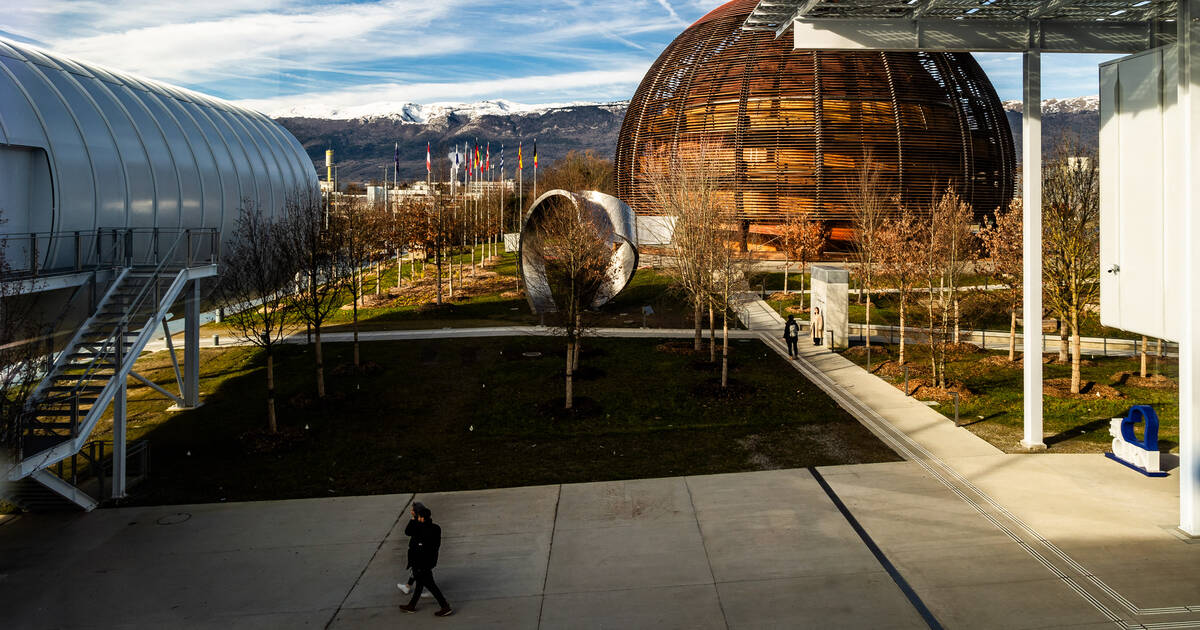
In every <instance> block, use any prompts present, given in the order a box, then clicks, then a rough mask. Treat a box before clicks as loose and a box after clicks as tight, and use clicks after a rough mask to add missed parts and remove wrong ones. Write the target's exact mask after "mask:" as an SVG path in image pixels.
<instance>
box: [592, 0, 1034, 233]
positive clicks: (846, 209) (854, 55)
mask: <svg viewBox="0 0 1200 630" xmlns="http://www.w3.org/2000/svg"><path fill="white" fill-rule="evenodd" d="M757 4H758V3H757V2H756V1H755V0H734V1H733V2H729V3H726V4H724V5H722V6H721V7H719V8H717V9H715V10H713V11H712V12H710V13H709V14H707V15H705V16H704V17H702V18H701V19H700V20H698V21H697V22H696V23H695V24H693V25H692V26H691V27H690V28H688V29H687V30H686V31H684V32H683V33H682V34H681V35H679V37H677V38H676V39H675V41H674V42H672V43H671V45H670V46H668V47H667V49H666V50H665V51H664V52H663V53H662V55H660V56H659V58H658V60H657V61H656V62H655V63H654V65H653V66H652V67H651V68H650V70H649V72H647V73H646V76H645V78H644V79H642V83H641V85H640V86H639V87H638V89H637V92H636V93H635V94H634V97H633V100H632V101H631V102H630V104H629V110H628V113H627V114H626V116H625V122H624V124H623V126H622V128H621V134H620V138H619V140H618V144H617V153H616V180H617V182H616V183H617V195H618V196H619V197H620V198H621V199H623V200H624V201H625V202H627V203H629V204H630V205H631V206H633V208H634V210H635V211H637V212H638V214H639V215H654V214H660V211H659V210H658V209H657V208H656V207H655V206H654V204H653V202H652V201H651V198H652V195H651V193H650V189H649V184H648V182H647V181H646V180H645V179H644V178H643V177H641V176H640V173H641V172H642V171H643V169H644V166H645V165H644V160H646V159H647V157H648V156H650V155H651V154H653V153H654V152H655V151H656V150H660V148H662V147H665V148H666V150H668V151H673V150H675V149H677V148H678V147H679V145H680V143H681V142H684V143H686V142H688V141H689V140H690V139H694V138H698V137H701V136H702V137H704V138H705V141H706V142H715V143H716V146H715V147H713V149H714V150H715V152H716V153H717V154H719V155H721V158H720V162H721V164H722V165H723V167H724V168H725V169H726V171H727V174H726V176H725V180H726V181H727V182H728V183H727V186H726V190H727V193H728V202H727V203H728V207H729V208H731V209H733V210H736V216H737V218H738V219H740V220H742V221H743V222H746V223H748V224H749V225H748V226H747V227H748V228H749V231H750V232H751V233H756V232H758V233H761V232H766V233H770V232H771V226H772V225H777V224H779V223H782V222H783V221H785V218H786V217H787V215H788V214H789V213H792V212H796V211H807V212H808V213H809V216H810V217H812V218H815V219H821V220H824V221H827V222H830V223H832V224H833V226H835V227H836V226H837V225H839V224H843V225H844V224H847V223H849V222H850V220H851V219H852V218H853V210H852V207H853V203H854V187H855V183H856V181H857V180H858V174H859V171H860V169H861V168H863V167H864V166H865V165H866V164H867V163H868V161H869V162H870V164H871V165H873V166H874V167H876V168H877V169H878V171H879V175H880V180H881V183H882V184H883V189H884V190H883V192H884V194H887V192H892V193H893V194H899V195H900V200H901V201H902V202H903V203H905V204H909V205H911V206H913V207H914V208H916V209H918V210H919V209H920V208H922V207H928V205H929V204H930V203H931V201H932V200H933V199H934V198H935V196H936V195H938V194H940V193H941V191H943V190H945V188H946V187H947V186H953V187H954V188H955V189H956V190H957V191H958V193H959V194H960V195H962V196H963V197H965V198H966V199H967V201H968V202H969V203H970V204H971V206H972V207H973V208H974V209H975V212H976V215H977V216H982V215H984V214H987V213H991V212H992V211H994V210H995V209H996V208H997V207H1000V206H1004V205H1007V204H1008V203H1009V201H1010V200H1011V199H1012V196H1013V186H1014V180H1015V178H1014V175H1015V154H1014V149H1013V140H1012V133H1011V131H1010V130H1009V127H1008V123H1007V121H1006V119H1005V114H1004V110H1003V108H1002V106H1001V103H1000V100H999V98H998V97H997V96H996V92H995V90H994V89H993V88H992V84H991V82H989V81H988V78H987V76H986V75H985V74H984V73H983V70H982V69H981V68H980V67H979V65H978V64H977V63H976V62H975V60H974V58H973V57H972V56H971V55H970V54H969V53H966V52H883V51H862V50H859V51H827V50H823V51H814V50H804V49H803V47H802V44H801V45H798V46H796V47H795V49H793V42H792V41H790V40H789V39H788V38H777V37H776V36H775V34H774V33H772V32H769V31H763V30H750V29H745V28H743V25H744V24H745V22H746V19H747V17H748V16H749V15H750V14H751V12H752V11H753V10H754V9H755V7H756V5H757ZM834 236H835V238H845V232H841V233H840V234H839V233H835V234H834Z"/></svg>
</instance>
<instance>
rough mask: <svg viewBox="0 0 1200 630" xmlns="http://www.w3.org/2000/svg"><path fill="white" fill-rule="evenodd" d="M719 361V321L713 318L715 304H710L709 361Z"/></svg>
mask: <svg viewBox="0 0 1200 630" xmlns="http://www.w3.org/2000/svg"><path fill="white" fill-rule="evenodd" d="M716 361H717V321H716V320H715V319H713V306H712V303H711V302H710V303H709V304H708V362H709V363H716Z"/></svg>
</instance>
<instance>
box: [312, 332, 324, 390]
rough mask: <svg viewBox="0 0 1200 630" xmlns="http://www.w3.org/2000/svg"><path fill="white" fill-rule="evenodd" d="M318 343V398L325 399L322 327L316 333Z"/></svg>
mask: <svg viewBox="0 0 1200 630" xmlns="http://www.w3.org/2000/svg"><path fill="white" fill-rule="evenodd" d="M314 333H315V335H316V341H317V398H324V397H325V355H324V354H323V353H322V352H321V326H320V325H317V326H316V330H315V331H314Z"/></svg>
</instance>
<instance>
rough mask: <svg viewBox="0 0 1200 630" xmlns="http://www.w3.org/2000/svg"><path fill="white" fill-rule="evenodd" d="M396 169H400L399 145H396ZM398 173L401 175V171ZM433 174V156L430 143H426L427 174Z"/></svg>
mask: <svg viewBox="0 0 1200 630" xmlns="http://www.w3.org/2000/svg"><path fill="white" fill-rule="evenodd" d="M396 168H397V169H399V168H400V145H398V144H397V145H396ZM396 172H397V173H399V172H400V171H399V170H397V171H396ZM432 172H433V154H432V153H430V146H429V143H428V142H426V143H425V174H426V175H428V174H430V173H432Z"/></svg>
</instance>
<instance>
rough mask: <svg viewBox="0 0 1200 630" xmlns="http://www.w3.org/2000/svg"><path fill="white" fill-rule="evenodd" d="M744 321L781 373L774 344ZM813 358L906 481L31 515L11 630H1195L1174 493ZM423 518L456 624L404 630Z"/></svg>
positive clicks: (763, 324)
mask: <svg viewBox="0 0 1200 630" xmlns="http://www.w3.org/2000/svg"><path fill="white" fill-rule="evenodd" d="M743 306H744V309H743V310H744V312H745V316H746V318H747V321H748V322H749V324H750V327H751V330H750V331H748V334H752V335H756V336H758V337H759V338H761V339H762V340H763V341H764V342H765V343H767V344H768V345H770V346H771V347H773V348H775V349H776V351H778V352H781V353H782V351H783V345H782V341H781V340H779V339H778V337H777V336H778V334H779V333H780V331H781V330H782V323H781V321H779V320H778V319H777V318H776V319H775V320H772V319H771V317H770V315H769V313H770V309H769V307H765V311H763V310H762V309H763V308H764V305H759V304H754V303H753V302H752V301H747V302H746V303H744V304H743ZM756 310H757V312H756ZM622 330H626V331H627V330H628V329H622ZM436 332H437V331H434V333H436ZM656 332H657V331H656ZM434 333H430V332H428V331H426V332H424V333H421V334H422V335H430V334H434ZM688 333H689V334H690V331H688ZM392 334H414V333H388V334H387V335H392ZM445 334H446V335H450V334H459V333H458V332H455V333H445ZM512 334H518V332H517V331H512ZM520 334H524V333H523V332H522V333H520ZM435 336H436V335H435ZM364 338H365V336H364ZM385 338H390V337H385ZM802 347H804V353H803V356H802V357H801V358H800V360H798V361H795V362H793V365H794V366H795V368H796V369H797V370H798V371H799V372H801V373H802V374H803V375H804V376H805V377H807V378H810V379H812V380H813V382H815V383H816V384H817V385H818V386H820V387H822V388H823V389H824V390H825V391H826V392H827V393H829V394H830V395H831V396H832V397H834V399H835V400H837V401H838V402H839V404H841V405H842V406H843V407H845V408H846V409H847V410H849V411H850V412H851V413H853V414H854V415H855V416H856V417H857V418H858V419H859V420H860V421H861V422H863V424H864V425H865V426H867V427H868V428H870V429H871V430H872V431H873V432H874V433H875V434H876V435H878V436H879V437H880V439H882V440H884V441H885V442H886V443H887V444H889V445H890V446H891V447H892V448H893V449H895V450H896V452H897V453H899V454H900V455H901V456H903V457H904V458H905V461H902V462H894V463H884V464H865V465H855V466H836V467H822V468H817V469H811V470H806V469H800V470H775V471H764V472H755V473H741V474H729V475H713V476H697V477H675V478H667V479H646V480H629V481H617V482H604V483H588V484H569V485H561V486H541V487H528V488H510V489H496V490H481V491H470V492H453V493H442V494H430V495H418V496H415V497H414V496H413V495H407V494H406V495H388V496H374V497H346V498H332V499H311V500H299V501H272V502H258V503H244V504H209V505H196V506H164V507H148V508H122V509H112V510H98V511H96V512H93V513H91V514H69V515H32V516H23V517H20V518H17V519H12V520H10V521H8V522H7V523H4V524H3V526H0V626H3V627H5V628H9V627H12V628H375V627H379V628H384V627H386V628H424V627H460V628H572V629H575V628H921V627H931V628H940V627H945V628H1143V629H1145V628H1153V629H1155V630H1166V629H1169V628H1180V629H1182V628H1196V627H1200V545H1193V544H1188V543H1189V542H1191V541H1186V540H1184V539H1182V538H1181V537H1179V536H1177V535H1176V534H1175V533H1174V532H1173V527H1172V524H1173V523H1174V522H1175V520H1176V510H1177V502H1178V479H1176V478H1174V477H1168V478H1163V479H1150V478H1146V477H1142V476H1140V475H1138V474H1136V473H1134V472H1133V471H1130V470H1128V469H1126V468H1124V467H1121V466H1119V465H1117V464H1115V463H1113V462H1110V461H1108V460H1106V459H1104V458H1103V457H1101V456H1099V455H1055V454H1038V455H1006V454H1003V453H1000V452H999V451H998V450H997V449H995V448H994V447H991V446H990V445H988V444H986V443H985V442H983V441H982V440H979V439H978V438H975V437H974V436H973V435H972V434H970V433H969V432H968V431H966V430H964V429H955V428H954V427H953V426H952V423H951V421H949V420H947V419H946V418H944V417H942V416H941V415H940V414H937V413H935V412H933V411H932V410H930V409H929V408H927V407H925V406H924V405H921V404H919V403H915V404H914V403H913V401H911V400H909V399H907V398H905V397H904V396H903V394H902V393H901V392H900V391H899V390H897V389H895V388H894V387H891V386H888V385H887V384H885V383H883V382H882V381H880V380H879V379H877V378H876V377H874V376H872V375H870V374H867V373H866V372H864V371H863V370H861V369H859V368H857V367H854V366H853V365H852V364H850V363H849V362H848V361H845V360H844V359H842V358H841V357H840V356H838V355H835V354H832V353H830V352H828V351H827V350H825V349H823V348H812V347H807V346H803V344H802ZM398 474H402V473H401V471H398ZM414 498H416V499H418V500H421V501H423V502H425V503H426V504H427V505H429V506H430V507H431V508H432V509H433V511H434V517H435V520H436V521H438V522H440V523H441V525H442V526H443V533H444V543H443V552H442V557H441V563H440V565H439V568H438V570H437V572H436V575H437V577H438V581H439V583H440V584H441V585H442V587H443V589H444V590H445V592H446V594H447V596H448V597H449V598H450V600H451V602H452V603H453V604H454V606H455V608H456V611H457V612H456V614H455V616H453V617H450V618H448V619H436V618H434V617H433V616H432V611H433V610H434V609H435V607H436V606H435V605H434V604H433V603H432V602H430V603H423V604H422V607H421V610H420V612H419V614H417V615H404V614H403V613H401V612H400V611H399V610H398V609H397V608H396V606H397V604H399V603H401V602H402V601H403V600H402V598H401V596H400V595H399V592H398V591H397V590H396V588H395V583H396V582H397V581H401V580H402V579H403V578H404V577H405V572H404V551H405V549H406V539H405V537H404V536H403V526H404V519H403V518H402V515H403V514H404V513H405V511H406V508H407V506H408V505H409V504H410V502H411V501H412V500H413V499H414Z"/></svg>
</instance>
